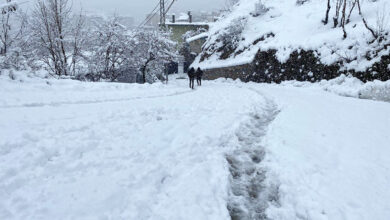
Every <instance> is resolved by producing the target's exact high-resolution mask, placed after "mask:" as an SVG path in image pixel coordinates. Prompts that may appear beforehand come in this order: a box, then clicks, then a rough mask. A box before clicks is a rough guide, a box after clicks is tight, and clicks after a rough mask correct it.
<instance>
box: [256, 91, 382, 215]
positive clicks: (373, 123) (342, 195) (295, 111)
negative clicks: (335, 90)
mask: <svg viewBox="0 0 390 220" xmlns="http://www.w3.org/2000/svg"><path fill="white" fill-rule="evenodd" d="M262 87H263V88H262V89H261V91H262V92H264V94H266V95H269V96H271V97H273V98H274V99H275V100H276V103H277V104H278V105H279V106H280V108H281V112H280V114H279V115H278V117H277V118H276V119H275V121H274V122H273V123H272V124H271V125H270V127H269V132H268V134H267V137H266V140H265V143H264V145H265V146H267V149H268V152H267V154H266V155H267V157H268V158H267V159H266V160H267V161H268V162H267V164H268V166H269V167H270V169H272V170H273V171H274V172H275V173H276V175H277V176H278V178H279V181H280V183H281V184H280V187H279V189H280V195H281V200H280V202H281V207H280V208H278V207H273V208H272V207H271V208H270V209H269V210H268V213H269V215H270V216H271V219H335V220H337V219H357V220H359V219H383V220H385V219H389V217H390V210H389V204H390V191H389V190H388V186H389V181H390V169H389V166H390V158H389V157H388V155H389V154H390V148H389V143H390V134H389V132H388V130H389V127H390V104H389V103H383V102H374V101H368V100H359V99H353V98H346V97H341V96H336V95H332V94H330V93H325V92H324V91H321V90H317V89H313V88H291V87H285V88H280V87H277V86H273V85H271V86H268V85H263V86H262Z"/></svg>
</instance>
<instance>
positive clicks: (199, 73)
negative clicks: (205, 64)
mask: <svg viewBox="0 0 390 220" xmlns="http://www.w3.org/2000/svg"><path fill="white" fill-rule="evenodd" d="M202 77H203V71H202V70H201V69H197V70H196V78H198V79H201V78H202Z"/></svg>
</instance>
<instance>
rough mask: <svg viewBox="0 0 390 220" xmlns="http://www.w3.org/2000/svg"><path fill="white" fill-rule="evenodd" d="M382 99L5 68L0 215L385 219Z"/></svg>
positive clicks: (386, 120) (387, 136) (385, 115)
mask: <svg viewBox="0 0 390 220" xmlns="http://www.w3.org/2000/svg"><path fill="white" fill-rule="evenodd" d="M389 131H390V103H386V102H376V101H370V100H359V99H355V98H348V97H341V96H337V95H335V94H332V93H329V92H325V91H323V90H322V88H320V87H300V88H297V87H293V86H289V85H284V86H280V85H265V84H254V83H248V84H244V83H241V82H235V81H230V80H217V81H209V82H207V81H206V82H205V83H204V86H202V87H201V88H198V89H196V90H195V91H191V90H189V89H188V88H187V82H186V81H185V80H181V81H180V80H178V81H171V84H170V85H162V84H155V85H125V84H109V83H96V84H95V83H80V82H73V81H50V82H49V83H45V82H43V83H42V82H24V83H15V82H12V83H11V82H6V81H4V80H0V219H7V220H8V219H10V220H13V219H15V220H16V219H17V220H19V219H21V220H22V219H23V220H24V219H29V220H30V219H32V220H35V219H39V220H42V219H43V220H45V219H48V220H49V219H50V220H51V219H137V220H138V219H156V220H157V219H158V220H160V219H167V220H172V219H173V220H175V219H178V220H179V219H195V220H197V219H213V220H215V219H230V218H231V217H232V218H233V219H266V218H269V219H277V220H279V219H281V220H291V219H313V220H317V219H318V220H322V219H331V220H344V219H353V220H371V219H375V220H387V219H390V207H389V204H390V190H388V186H389V185H390V157H389V155H390V147H389V146H390V145H389V143H390V132H389Z"/></svg>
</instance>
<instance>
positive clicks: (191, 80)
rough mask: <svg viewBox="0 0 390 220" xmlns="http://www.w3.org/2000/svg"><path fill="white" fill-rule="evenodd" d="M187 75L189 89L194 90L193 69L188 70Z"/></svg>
mask: <svg viewBox="0 0 390 220" xmlns="http://www.w3.org/2000/svg"><path fill="white" fill-rule="evenodd" d="M187 74H188V79H189V80H190V88H191V89H194V81H195V75H196V73H195V69H194V67H191V68H190V69H189V70H188V72H187Z"/></svg>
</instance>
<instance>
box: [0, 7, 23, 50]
mask: <svg viewBox="0 0 390 220" xmlns="http://www.w3.org/2000/svg"><path fill="white" fill-rule="evenodd" d="M7 3H8V4H9V6H8V7H7V10H5V9H4V8H3V9H2V10H3V11H2V13H1V15H0V16H1V18H0V19H1V20H0V43H1V44H0V55H6V54H7V52H8V50H9V48H10V47H11V46H12V44H13V43H14V42H15V41H17V40H18V39H19V38H20V37H21V35H22V33H23V30H24V28H25V25H26V17H25V16H24V14H23V12H22V11H20V12H17V11H16V9H17V7H16V6H15V5H13V4H11V3H12V1H11V0H7Z"/></svg>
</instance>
